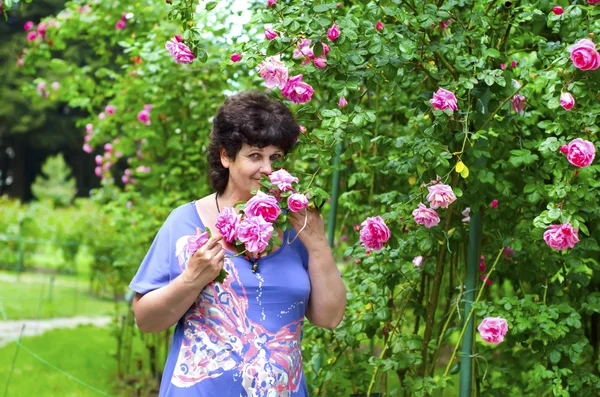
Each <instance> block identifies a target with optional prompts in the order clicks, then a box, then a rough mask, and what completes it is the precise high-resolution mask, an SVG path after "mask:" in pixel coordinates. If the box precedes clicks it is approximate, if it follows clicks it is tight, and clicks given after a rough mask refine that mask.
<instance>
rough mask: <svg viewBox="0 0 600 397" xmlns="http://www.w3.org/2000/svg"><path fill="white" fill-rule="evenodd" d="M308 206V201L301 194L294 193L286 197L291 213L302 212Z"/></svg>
mask: <svg viewBox="0 0 600 397" xmlns="http://www.w3.org/2000/svg"><path fill="white" fill-rule="evenodd" d="M307 205H308V199H307V198H306V196H305V195H303V194H301V193H294V194H292V195H291V196H290V197H288V208H289V209H290V211H292V212H298V211H302V210H303V209H304V208H306V206H307Z"/></svg>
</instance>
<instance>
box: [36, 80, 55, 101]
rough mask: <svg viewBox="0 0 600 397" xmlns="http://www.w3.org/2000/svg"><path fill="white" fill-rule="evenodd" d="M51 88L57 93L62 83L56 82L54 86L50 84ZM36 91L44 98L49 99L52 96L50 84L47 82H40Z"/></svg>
mask: <svg viewBox="0 0 600 397" xmlns="http://www.w3.org/2000/svg"><path fill="white" fill-rule="evenodd" d="M50 86H51V87H52V90H53V91H54V92H56V91H58V89H59V88H60V83H59V82H58V81H54V82H53V83H52V84H50ZM36 91H37V94H38V95H39V96H41V97H42V98H48V96H49V95H50V90H48V84H47V83H46V82H45V81H40V82H39V83H37V86H36Z"/></svg>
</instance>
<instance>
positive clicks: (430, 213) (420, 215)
mask: <svg viewBox="0 0 600 397" xmlns="http://www.w3.org/2000/svg"><path fill="white" fill-rule="evenodd" d="M412 216H413V218H415V222H417V223H418V224H419V225H425V227H426V228H430V227H433V226H435V225H437V224H438V223H440V217H439V216H438V214H437V212H435V210H432V209H431V208H427V207H425V204H423V203H419V207H418V208H416V209H415V210H414V211H413V212H412Z"/></svg>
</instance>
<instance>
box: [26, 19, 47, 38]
mask: <svg viewBox="0 0 600 397" xmlns="http://www.w3.org/2000/svg"><path fill="white" fill-rule="evenodd" d="M23 28H24V29H25V31H26V32H27V41H34V40H35V39H37V38H38V36H39V37H40V38H42V39H45V38H46V30H47V29H48V24H47V23H45V22H40V23H39V24H38V26H37V31H36V29H35V24H34V23H33V22H31V21H27V22H25V25H24V26H23ZM32 29H33V30H32Z"/></svg>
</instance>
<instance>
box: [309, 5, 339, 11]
mask: <svg viewBox="0 0 600 397" xmlns="http://www.w3.org/2000/svg"><path fill="white" fill-rule="evenodd" d="M336 7H337V3H327V4H320V5H318V6H315V7H314V8H313V11H314V12H325V11H329V10H333V9H335V8H336Z"/></svg>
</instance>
